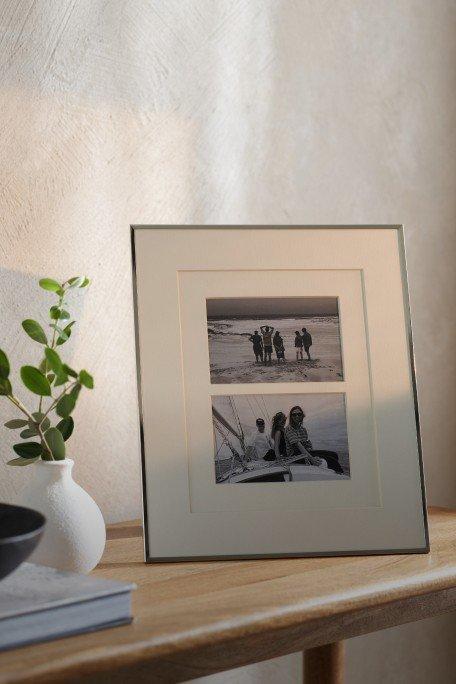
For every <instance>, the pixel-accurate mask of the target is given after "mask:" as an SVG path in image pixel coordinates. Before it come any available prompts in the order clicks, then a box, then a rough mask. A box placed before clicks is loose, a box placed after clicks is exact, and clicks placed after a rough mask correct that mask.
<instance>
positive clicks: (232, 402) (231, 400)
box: [230, 397, 244, 440]
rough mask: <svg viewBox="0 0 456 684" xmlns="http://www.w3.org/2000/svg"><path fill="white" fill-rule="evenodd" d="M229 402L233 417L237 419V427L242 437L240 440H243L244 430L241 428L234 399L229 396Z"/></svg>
mask: <svg viewBox="0 0 456 684" xmlns="http://www.w3.org/2000/svg"><path fill="white" fill-rule="evenodd" d="M230 403H231V408H232V409H233V413H234V417H235V419H236V421H237V425H238V428H239V433H240V435H241V437H242V440H244V431H243V430H242V425H241V421H240V418H239V414H238V412H237V409H236V404H235V402H234V400H233V397H230Z"/></svg>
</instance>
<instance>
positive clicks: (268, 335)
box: [260, 325, 274, 364]
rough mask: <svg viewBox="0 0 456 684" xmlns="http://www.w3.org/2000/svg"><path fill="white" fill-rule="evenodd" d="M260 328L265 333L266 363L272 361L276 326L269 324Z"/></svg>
mask: <svg viewBox="0 0 456 684" xmlns="http://www.w3.org/2000/svg"><path fill="white" fill-rule="evenodd" d="M260 330H261V334H262V335H263V349H264V363H265V364H266V363H267V362H268V361H269V363H272V358H271V356H272V333H273V332H274V328H272V327H271V326H269V325H262V326H260Z"/></svg>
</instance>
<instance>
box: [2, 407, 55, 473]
mask: <svg viewBox="0 0 456 684" xmlns="http://www.w3.org/2000/svg"><path fill="white" fill-rule="evenodd" d="M7 398H8V399H9V400H10V401H11V402H12V403H13V404H14V405H15V406H16V407H17V408H18V409H19V410H20V411H22V413H24V414H25V415H26V416H27V418H28V419H29V420H30V421H31V422H32V423H33V424H34V425H36V429H37V430H38V434H39V436H40V439H41V442H42V444H43V445H44V447H45V449H46V452H47V454H46V455H47V456H50V458H43V461H53V460H54V457H53V455H52V451H51V450H50V448H49V444H48V443H47V441H46V437H45V436H44V432H43V430H42V429H41V423H37V421H36V420H34V418H33V416H32V414H31V413H29V412H28V411H27V409H26V408H25V406H24V404H22V402H20V401H19V399H18V398H17V397H15V396H13V395H12V394H8V395H7ZM43 420H44V418H43ZM41 422H42V421H41ZM42 456H43V454H42Z"/></svg>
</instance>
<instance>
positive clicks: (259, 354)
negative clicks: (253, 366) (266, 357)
mask: <svg viewBox="0 0 456 684" xmlns="http://www.w3.org/2000/svg"><path fill="white" fill-rule="evenodd" d="M249 340H250V342H252V344H253V353H254V354H255V362H256V363H260V362H261V363H263V340H262V339H261V335H259V334H258V330H255V332H254V334H253V335H250V337H249Z"/></svg>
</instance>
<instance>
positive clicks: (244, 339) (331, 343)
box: [207, 316, 343, 385]
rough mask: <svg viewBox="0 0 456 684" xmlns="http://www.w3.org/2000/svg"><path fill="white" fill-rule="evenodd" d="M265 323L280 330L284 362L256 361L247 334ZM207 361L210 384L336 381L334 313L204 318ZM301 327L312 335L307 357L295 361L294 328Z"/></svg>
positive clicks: (337, 344) (338, 355)
mask: <svg viewBox="0 0 456 684" xmlns="http://www.w3.org/2000/svg"><path fill="white" fill-rule="evenodd" d="M261 325H269V326H271V327H274V328H275V329H276V330H279V331H280V334H281V336H282V337H283V340H284V346H285V363H283V362H281V363H278V362H277V358H276V355H275V352H273V355H272V356H273V358H272V364H271V365H269V364H267V365H264V364H261V363H256V361H255V356H254V353H253V347H252V343H251V342H250V340H249V335H251V334H253V332H254V331H255V330H258V331H259V330H260V326H261ZM207 327H208V339H209V361H210V371H211V382H212V383H213V384H217V385H218V384H232V383H255V382H332V381H334V382H337V381H341V380H343V369H342V356H341V347H340V334H339V318H338V316H315V317H312V318H300V319H297V318H274V319H271V320H256V319H252V318H232V319H210V318H208V322H207ZM303 327H305V328H307V330H308V331H309V332H310V334H311V335H312V340H313V345H312V347H311V349H310V354H311V359H312V360H311V361H309V360H308V359H307V358H306V353H305V351H304V352H303V356H304V360H303V361H301V360H299V361H296V349H295V346H294V340H295V331H296V330H301V329H302V328H303Z"/></svg>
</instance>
